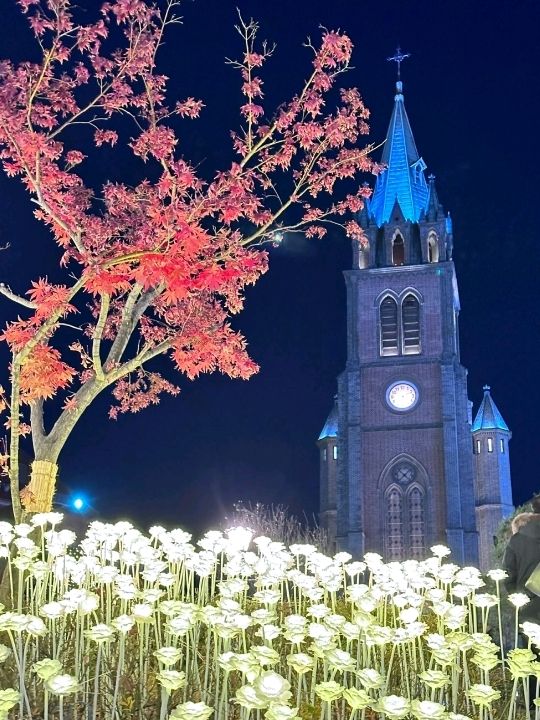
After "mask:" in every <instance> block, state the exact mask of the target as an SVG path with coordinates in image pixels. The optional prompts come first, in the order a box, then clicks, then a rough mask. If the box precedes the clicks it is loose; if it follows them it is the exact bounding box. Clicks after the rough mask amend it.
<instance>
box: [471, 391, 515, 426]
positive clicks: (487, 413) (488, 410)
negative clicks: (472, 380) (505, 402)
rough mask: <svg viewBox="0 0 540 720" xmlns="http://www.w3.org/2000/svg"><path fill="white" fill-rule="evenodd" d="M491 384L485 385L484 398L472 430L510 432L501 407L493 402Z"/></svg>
mask: <svg viewBox="0 0 540 720" xmlns="http://www.w3.org/2000/svg"><path fill="white" fill-rule="evenodd" d="M490 389H491V388H490V387H489V385H484V398H483V400H482V402H481V403H480V407H479V408H478V412H477V413H476V417H475V419H474V422H473V425H472V431H473V432H476V431H477V430H506V431H507V432H509V429H508V425H507V424H506V423H505V422H504V420H503V417H502V415H501V413H500V412H499V409H498V408H497V406H496V405H495V403H494V402H493V398H492V397H491V395H490V392H489V391H490Z"/></svg>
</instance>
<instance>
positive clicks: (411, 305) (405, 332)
mask: <svg viewBox="0 0 540 720" xmlns="http://www.w3.org/2000/svg"><path fill="white" fill-rule="evenodd" d="M401 335H402V343H403V354H404V355H418V353H419V352H420V303H419V302H418V298H416V297H415V296H414V295H407V296H406V297H405V298H404V300H403V302H402V304H401Z"/></svg>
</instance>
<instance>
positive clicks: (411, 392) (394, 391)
mask: <svg viewBox="0 0 540 720" xmlns="http://www.w3.org/2000/svg"><path fill="white" fill-rule="evenodd" d="M418 400H419V393H418V388H417V387H416V385H413V384H412V383H411V382H406V381H405V380H398V381H397V382H393V383H392V384H391V385H389V386H388V388H387V390H386V402H387V403H388V405H389V407H390V408H391V409H392V410H397V411H398V412H406V411H407V410H412V408H413V407H414V406H415V405H416V403H417V402H418Z"/></svg>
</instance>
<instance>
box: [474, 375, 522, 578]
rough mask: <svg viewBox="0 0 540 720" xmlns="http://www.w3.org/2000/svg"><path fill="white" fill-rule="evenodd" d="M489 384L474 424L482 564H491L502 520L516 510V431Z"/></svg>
mask: <svg viewBox="0 0 540 720" xmlns="http://www.w3.org/2000/svg"><path fill="white" fill-rule="evenodd" d="M490 390H491V388H490V387H489V385H485V386H484V399H483V400H482V403H481V404H480V407H479V409H478V413H477V414H476V417H475V419H474V422H473V425H472V435H473V453H474V469H475V479H476V483H475V485H476V524H477V527H478V528H479V529H480V533H479V551H480V567H482V568H486V567H490V565H491V559H492V553H493V538H494V537H495V536H496V534H497V530H498V528H499V525H500V524H501V522H502V520H503V519H504V518H505V517H508V516H509V515H511V514H512V512H513V511H514V506H513V504H512V484H511V480H510V448H509V442H510V438H511V437H512V433H511V432H510V430H509V429H508V425H507V424H506V423H505V422H504V420H503V417H502V415H501V413H500V412H499V410H498V408H497V406H496V405H495V403H494V402H493V398H492V397H491V393H490Z"/></svg>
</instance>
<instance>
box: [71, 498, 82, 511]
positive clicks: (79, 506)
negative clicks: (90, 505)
mask: <svg viewBox="0 0 540 720" xmlns="http://www.w3.org/2000/svg"><path fill="white" fill-rule="evenodd" d="M72 505H73V508H74V509H75V510H78V511H79V512H80V511H81V510H82V509H83V508H84V500H83V499H82V497H76V498H74V499H73V503H72Z"/></svg>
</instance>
